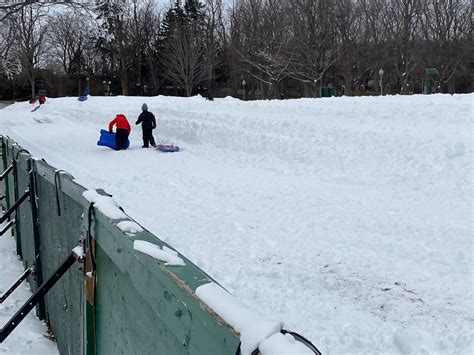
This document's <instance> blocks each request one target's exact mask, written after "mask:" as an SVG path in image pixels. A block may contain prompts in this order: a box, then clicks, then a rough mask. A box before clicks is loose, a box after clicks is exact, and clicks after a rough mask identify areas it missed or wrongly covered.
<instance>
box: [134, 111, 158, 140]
mask: <svg viewBox="0 0 474 355" xmlns="http://www.w3.org/2000/svg"><path fill="white" fill-rule="evenodd" d="M142 111H143V112H142V113H141V114H140V116H138V120H137V122H135V124H140V123H141V124H142V131H143V146H142V148H148V146H149V144H151V146H152V147H156V145H155V138H153V130H154V129H155V128H156V120H155V116H154V115H153V114H152V113H151V112H150V111H148V106H147V104H143V105H142Z"/></svg>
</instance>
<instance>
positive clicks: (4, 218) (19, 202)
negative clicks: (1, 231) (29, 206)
mask: <svg viewBox="0 0 474 355" xmlns="http://www.w3.org/2000/svg"><path fill="white" fill-rule="evenodd" d="M29 196H30V190H26V191H25V192H24V193H23V195H21V197H20V198H19V199H18V201H16V202H15V203H14V204H13V206H12V207H11V208H10V209H9V210H8V211H7V212H5V213H4V214H3V216H1V217H0V224H2V223H3V222H5V221H6V220H7V218H8V217H10V215H11V214H12V213H13V212H14V211H15V210H16V209H17V208H18V207H19V206H20V205H21V204H22V203H23V202H24V201H25V200H26V199H27V198H28V197H29Z"/></svg>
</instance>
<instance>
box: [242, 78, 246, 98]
mask: <svg viewBox="0 0 474 355" xmlns="http://www.w3.org/2000/svg"><path fill="white" fill-rule="evenodd" d="M245 84H247V83H246V82H245V79H242V91H243V93H244V101H245Z"/></svg>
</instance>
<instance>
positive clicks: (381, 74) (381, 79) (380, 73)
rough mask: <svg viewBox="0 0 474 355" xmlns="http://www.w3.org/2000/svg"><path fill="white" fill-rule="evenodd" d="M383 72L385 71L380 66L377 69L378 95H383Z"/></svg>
mask: <svg viewBox="0 0 474 355" xmlns="http://www.w3.org/2000/svg"><path fill="white" fill-rule="evenodd" d="M384 74H385V72H384V71H383V69H382V68H380V70H379V76H380V96H382V95H383V75H384Z"/></svg>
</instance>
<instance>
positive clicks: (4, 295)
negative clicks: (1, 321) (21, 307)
mask: <svg viewBox="0 0 474 355" xmlns="http://www.w3.org/2000/svg"><path fill="white" fill-rule="evenodd" d="M32 271H33V269H32V268H31V267H29V268H28V269H26V270H25V272H23V274H21V275H20V277H19V278H18V279H16V281H15V282H14V283H12V284H11V286H10V287H9V288H8V289H7V290H6V291H4V292H3V293H2V294H1V295H0V304H1V303H3V302H4V301H5V300H6V299H7V298H8V296H10V295H11V294H12V293H13V291H15V290H16V288H17V287H18V286H20V285H21V283H22V282H23V281H25V279H26V278H27V277H28V276H29V275H30V274H31V272H32Z"/></svg>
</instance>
